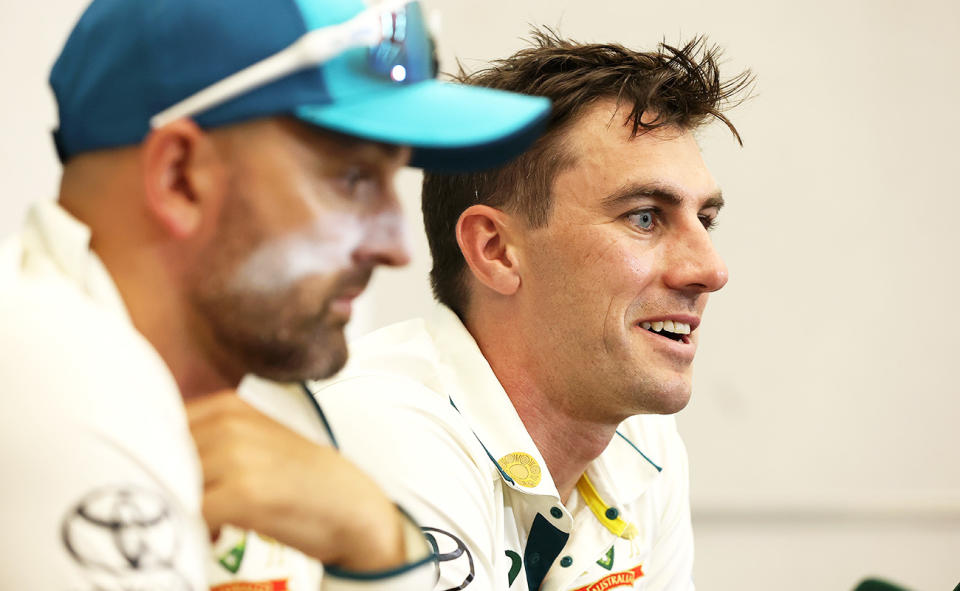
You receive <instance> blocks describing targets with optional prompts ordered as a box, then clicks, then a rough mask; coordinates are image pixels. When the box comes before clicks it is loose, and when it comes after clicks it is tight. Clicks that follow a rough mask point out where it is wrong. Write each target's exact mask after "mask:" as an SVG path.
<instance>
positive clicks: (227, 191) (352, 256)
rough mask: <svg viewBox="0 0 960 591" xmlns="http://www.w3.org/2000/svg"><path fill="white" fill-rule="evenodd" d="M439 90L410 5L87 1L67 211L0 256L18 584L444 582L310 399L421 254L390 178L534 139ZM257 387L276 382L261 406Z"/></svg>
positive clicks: (10, 577)
mask: <svg viewBox="0 0 960 591" xmlns="http://www.w3.org/2000/svg"><path fill="white" fill-rule="evenodd" d="M435 73H436V62H435V56H434V54H433V45H432V41H431V39H430V37H429V35H428V34H427V31H426V28H425V26H424V21H423V18H422V14H421V13H420V9H419V6H418V5H417V4H416V3H409V4H408V3H405V2H402V1H388V2H380V3H370V4H368V3H365V2H362V1H361V0H203V1H200V0H163V1H154V0H94V1H93V2H92V3H91V4H90V5H89V7H88V8H87V9H86V11H85V12H84V13H83V15H82V16H81V17H80V20H79V21H78V23H77V25H76V26H75V28H74V29H73V31H72V33H71V34H70V36H69V38H68V39H67V42H66V44H65V46H64V48H63V50H62V52H61V54H60V56H59V58H58V59H57V61H56V64H55V65H54V67H53V70H52V72H51V75H50V83H51V86H52V87H53V91H54V94H55V96H56V100H57V106H58V108H59V115H60V122H59V129H58V130H57V131H56V133H55V140H56V145H57V149H58V152H59V155H60V157H61V160H62V162H63V176H62V181H61V184H60V191H59V195H58V196H57V197H58V198H57V201H56V202H53V201H44V202H41V203H37V204H36V205H35V206H34V207H33V209H32V210H31V211H30V213H29V215H28V217H27V220H26V221H25V223H24V226H23V229H22V231H21V232H19V233H18V234H17V235H15V236H13V237H11V238H10V239H9V240H6V241H5V242H4V243H3V245H2V248H0V326H2V327H3V329H2V334H0V386H2V388H3V393H4V394H3V398H2V399H0V413H2V414H3V415H4V416H5V417H7V418H8V424H7V425H6V426H5V428H4V429H3V430H2V432H0V465H2V466H3V470H4V476H5V480H4V486H3V489H2V492H0V505H2V507H3V509H2V511H3V513H2V516H3V519H2V522H3V524H4V532H5V534H6V535H5V541H4V542H0V573H3V574H2V576H3V585H4V587H7V588H16V589H28V588H39V589H75V590H84V589H158V590H159V589H163V590H177V591H184V590H193V591H200V590H201V589H204V588H208V587H210V586H211V585H212V586H215V588H216V589H217V590H218V591H228V590H239V589H303V590H308V589H309V590H311V591H314V590H317V589H321V588H322V589H350V590H354V591H355V590H358V589H395V590H400V591H408V590H412V589H423V588H429V587H430V586H432V584H433V582H434V580H435V570H436V569H435V566H434V561H433V557H432V552H431V548H430V546H429V544H428V543H427V540H426V538H424V536H423V534H422V533H421V532H420V529H419V527H417V526H416V525H414V524H413V522H412V521H411V520H410V519H409V517H408V516H406V515H405V514H404V513H403V512H402V511H401V510H400V509H398V508H397V507H396V506H395V505H394V504H393V502H392V501H391V500H390V499H389V498H388V497H387V496H386V495H385V494H384V493H383V492H382V491H381V489H379V488H378V487H377V486H376V485H375V484H374V483H373V482H372V481H371V480H370V479H369V478H368V477H366V476H365V475H364V474H363V473H362V472H361V471H360V470H358V469H357V468H355V467H354V466H353V465H352V464H350V463H349V462H348V461H346V460H344V459H343V457H342V456H340V454H339V453H338V452H337V451H336V449H335V448H334V447H333V446H331V445H330V438H331V435H330V434H329V433H328V428H327V424H326V422H325V420H324V418H323V415H322V413H320V412H319V408H317V407H316V405H315V403H314V400H313V398H312V397H311V396H310V395H309V393H308V392H306V391H305V390H304V388H303V387H302V386H301V385H300V384H299V383H297V382H298V381H299V380H305V379H308V378H312V379H315V378H320V377H326V376H329V375H331V374H332V373H334V372H335V371H337V370H338V369H339V368H340V367H341V366H342V365H343V363H344V360H345V357H346V344H345V341H344V337H343V328H344V325H345V324H346V322H347V321H348V319H349V317H350V307H351V300H352V299H353V298H354V297H356V296H357V295H358V294H359V293H360V292H361V291H362V290H363V289H364V287H365V285H366V284H367V281H368V279H369V278H370V274H371V273H372V272H373V270H374V268H375V267H377V266H380V265H401V264H404V263H405V262H406V260H407V253H406V250H405V246H404V243H403V236H402V231H401V228H402V221H401V213H400V206H399V202H398V198H397V194H396V192H395V190H394V177H395V175H396V172H397V170H398V169H399V168H401V167H402V166H405V165H406V164H407V163H408V162H410V163H412V164H414V165H416V166H421V167H428V168H431V169H439V170H466V169H472V168H473V167H483V166H492V165H494V164H499V163H502V162H503V161H505V160H506V159H509V158H510V157H511V156H514V155H516V154H517V153H519V152H520V151H521V150H522V149H523V148H524V147H525V146H526V145H527V144H528V143H529V142H530V141H532V139H533V138H534V137H535V136H536V135H537V134H538V132H539V131H540V129H542V122H543V121H544V119H545V118H546V114H547V113H548V112H549V101H547V100H546V99H542V98H534V97H526V96H520V95H517V94H510V93H504V92H494V91H489V90H487V89H481V88H466V87H462V86H457V85H452V84H446V83H441V82H438V81H436V80H435V79H434V76H435ZM464 112H469V113H470V114H471V117H470V121H469V122H467V123H465V122H464V121H463V116H462V115H463V113H464ZM248 373H253V374H257V375H259V376H262V377H264V378H269V379H271V380H276V381H280V382H285V384H284V385H283V386H282V387H280V388H274V389H272V390H270V391H269V392H266V393H263V392H261V393H258V394H251V395H250V396H248V397H247V399H245V400H242V399H241V398H240V397H239V396H238V395H237V393H236V391H235V390H234V389H235V388H236V387H237V386H238V384H239V383H240V381H241V379H242V378H243V377H244V376H245V375H246V374H248ZM191 436H192V438H191ZM14 482H15V484H14ZM211 540H213V542H214V546H213V547H212V548H211ZM281 542H282V543H284V544H286V545H282V544H281ZM211 550H212V553H211ZM321 563H322V564H323V565H324V566H325V567H326V568H325V572H326V576H323V577H322V579H321V570H322V569H321Z"/></svg>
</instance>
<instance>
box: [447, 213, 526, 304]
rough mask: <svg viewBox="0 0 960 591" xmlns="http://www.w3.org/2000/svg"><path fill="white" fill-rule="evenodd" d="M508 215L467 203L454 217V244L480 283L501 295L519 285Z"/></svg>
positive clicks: (506, 293) (507, 293)
mask: <svg viewBox="0 0 960 591" xmlns="http://www.w3.org/2000/svg"><path fill="white" fill-rule="evenodd" d="M510 222H511V219H510V215H509V214H506V213H504V212H502V211H500V210H499V209H496V208H493V207H490V206H488V205H471V206H470V207H468V208H467V209H466V210H464V212H463V213H462V214H460V219H458V220H457V244H459V245H460V252H462V253H463V258H464V259H466V261H467V266H468V267H470V270H471V271H472V272H473V275H474V277H476V278H477V280H478V281H480V283H482V284H483V285H486V286H487V287H489V288H490V289H492V290H493V291H495V292H497V293H499V294H501V295H506V296H508V295H513V294H514V293H516V291H517V289H519V288H520V269H519V268H518V266H517V263H518V259H517V256H516V250H515V245H514V244H513V243H512V241H511V238H510V232H509V229H510Z"/></svg>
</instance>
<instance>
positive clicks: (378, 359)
mask: <svg viewBox="0 0 960 591" xmlns="http://www.w3.org/2000/svg"><path fill="white" fill-rule="evenodd" d="M313 389H314V392H315V394H316V396H317V398H318V400H319V402H320V404H321V406H322V407H323V408H324V411H325V413H326V416H327V418H328V420H329V421H330V423H331V424H332V426H333V428H334V431H335V432H336V433H337V436H338V439H339V442H340V445H341V450H342V451H343V452H344V453H345V454H346V455H347V456H348V457H350V458H351V459H353V460H354V461H356V462H357V463H358V464H359V465H360V466H361V467H363V468H364V469H365V470H366V471H367V472H369V473H370V474H371V476H373V477H374V478H375V479H377V480H378V481H379V482H380V483H381V485H382V486H383V487H384V488H385V489H386V490H387V492H388V494H391V495H392V496H393V497H394V498H395V499H396V500H397V501H398V502H399V503H400V504H402V505H403V506H404V507H405V508H407V509H408V510H409V511H410V512H411V513H412V515H413V517H414V519H415V520H416V521H418V522H419V523H421V524H422V525H423V526H424V530H425V531H426V532H427V533H428V535H430V536H431V538H432V540H433V543H434V544H435V546H436V551H437V554H438V557H439V561H440V570H441V578H440V582H439V583H438V585H437V587H436V589H438V590H439V589H443V590H446V589H467V588H469V589H475V590H477V591H493V590H502V589H510V590H544V591H574V590H576V591H605V590H607V589H616V588H620V589H628V588H629V589H648V590H670V591H675V590H690V589H693V583H692V563H693V540H692V532H691V526H690V512H689V495H688V475H687V458H686V451H685V449H684V446H683V443H682V441H681V440H680V437H679V435H678V433H677V431H676V426H675V423H674V421H673V418H672V417H669V416H654V415H643V416H635V417H632V418H630V419H628V420H626V421H624V422H623V423H622V424H621V425H620V426H619V428H618V430H617V433H616V435H615V436H614V437H613V439H612V440H611V442H610V443H609V445H608V446H607V448H606V449H605V450H604V451H603V452H602V453H601V454H600V456H599V457H597V458H596V459H595V460H594V461H593V462H592V463H591V464H590V465H589V466H588V468H587V470H586V471H585V473H584V474H583V476H582V477H581V479H580V481H579V483H578V484H577V487H576V490H575V491H574V493H573V494H572V495H571V498H570V499H568V501H567V503H562V502H561V501H560V498H559V495H558V493H557V489H556V487H555V485H554V482H553V479H552V477H551V476H550V474H549V470H548V468H547V465H546V462H544V460H543V457H542V455H541V454H540V452H539V450H538V449H537V446H536V445H535V444H534V442H533V441H532V439H531V438H530V436H529V434H528V433H527V431H526V429H525V427H524V425H523V423H522V421H521V420H520V418H519V416H518V415H517V412H516V410H515V409H514V407H513V404H512V403H511V401H510V399H509V397H508V396H507V394H506V392H504V390H503V388H502V386H501V385H500V383H499V381H498V380H497V378H496V376H495V375H494V373H493V371H492V370H491V369H490V366H489V364H488V363H487V361H486V359H484V357H483V355H482V353H481V352H480V350H479V348H478V347H477V345H476V342H475V341H474V340H473V338H472V337H471V336H470V334H469V332H468V331H467V330H466V328H465V327H464V326H463V324H462V323H461V322H460V320H459V319H458V318H457V317H456V315H454V314H453V313H452V312H451V311H450V310H449V309H447V308H444V307H438V308H437V310H436V312H435V313H434V314H433V316H432V317H431V318H430V319H428V320H411V321H407V322H402V323H399V324H396V325H392V326H389V327H386V328H384V329H381V330H379V331H376V332H374V333H372V334H370V335H368V336H367V337H364V338H362V339H360V340H359V341H358V342H356V343H354V344H353V345H352V347H351V353H350V361H349V362H348V365H347V367H346V368H345V370H344V371H343V372H341V373H340V374H339V375H338V376H337V377H336V378H335V379H333V380H330V381H327V382H322V383H318V384H315V385H314V386H313Z"/></svg>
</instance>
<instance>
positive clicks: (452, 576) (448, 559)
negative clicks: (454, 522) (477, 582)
mask: <svg viewBox="0 0 960 591" xmlns="http://www.w3.org/2000/svg"><path fill="white" fill-rule="evenodd" d="M422 529H423V534H424V536H426V538H427V541H429V542H430V545H431V546H433V553H434V555H435V556H436V557H437V562H438V563H440V580H441V582H442V583H443V584H449V585H451V586H450V587H444V588H443V591H459V590H460V589H465V588H466V587H467V586H468V585H469V584H470V583H472V582H473V578H474V577H475V576H476V571H475V569H474V566H473V555H472V554H470V550H468V549H467V545H466V544H464V543H463V540H461V539H460V538H458V537H457V536H455V535H453V534H452V533H450V532H448V531H444V530H442V529H437V528H435V527H424V528H422ZM437 589H441V586H440V584H438V585H437Z"/></svg>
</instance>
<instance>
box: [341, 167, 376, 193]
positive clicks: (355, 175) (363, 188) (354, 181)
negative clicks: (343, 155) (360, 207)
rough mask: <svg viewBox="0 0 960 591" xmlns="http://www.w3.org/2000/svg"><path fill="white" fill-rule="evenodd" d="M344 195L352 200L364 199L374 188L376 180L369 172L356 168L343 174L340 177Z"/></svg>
mask: <svg viewBox="0 0 960 591" xmlns="http://www.w3.org/2000/svg"><path fill="white" fill-rule="evenodd" d="M340 183H341V186H342V189H343V191H344V193H346V194H347V195H348V196H350V197H351V198H352V199H364V198H366V197H368V196H369V194H370V193H371V192H372V191H373V190H374V189H375V187H376V178H375V177H374V176H373V175H372V174H370V172H369V171H367V170H364V169H360V168H356V169H350V170H347V171H346V172H344V174H343V175H342V176H341V177H340Z"/></svg>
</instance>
